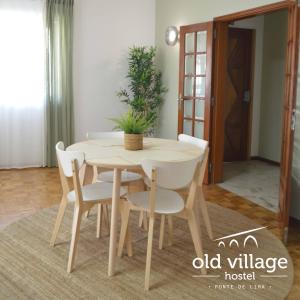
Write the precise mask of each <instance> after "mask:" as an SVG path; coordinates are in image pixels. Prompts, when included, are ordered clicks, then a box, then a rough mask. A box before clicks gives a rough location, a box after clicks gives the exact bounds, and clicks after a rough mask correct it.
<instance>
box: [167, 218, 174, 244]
mask: <svg viewBox="0 0 300 300" xmlns="http://www.w3.org/2000/svg"><path fill="white" fill-rule="evenodd" d="M168 245H169V246H172V245H173V219H172V216H168Z"/></svg>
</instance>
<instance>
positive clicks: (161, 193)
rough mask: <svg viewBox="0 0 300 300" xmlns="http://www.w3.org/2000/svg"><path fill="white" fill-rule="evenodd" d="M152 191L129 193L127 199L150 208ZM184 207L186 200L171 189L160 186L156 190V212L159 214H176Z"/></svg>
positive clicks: (134, 203)
mask: <svg viewBox="0 0 300 300" xmlns="http://www.w3.org/2000/svg"><path fill="white" fill-rule="evenodd" d="M149 196H150V192H148V191H145V192H138V193H133V194H129V195H127V199H128V201H129V202H131V203H132V204H133V205H135V206H138V207H141V208H143V209H145V210H147V209H149ZM183 209H184V201H183V199H182V198H181V196H180V195H179V194H178V193H176V192H174V191H171V190H166V189H161V188H158V189H157V191H156V202H155V210H154V211H155V212H156V213H158V214H176V213H179V212H180V211H182V210H183Z"/></svg>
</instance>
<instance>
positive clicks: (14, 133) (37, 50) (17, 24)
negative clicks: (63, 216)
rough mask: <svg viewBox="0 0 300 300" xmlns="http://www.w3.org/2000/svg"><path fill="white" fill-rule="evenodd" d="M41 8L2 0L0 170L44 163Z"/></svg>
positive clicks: (38, 0) (33, 1)
mask: <svg viewBox="0 0 300 300" xmlns="http://www.w3.org/2000/svg"><path fill="white" fill-rule="evenodd" d="M43 9H44V1H42V0H0V45H1V46H0V86H1V87H0V168H19V167H31V166H43V165H45V155H44V150H45V147H44V145H45V132H44V121H45V39H44V18H43V17H44V14H43V13H44V10H43Z"/></svg>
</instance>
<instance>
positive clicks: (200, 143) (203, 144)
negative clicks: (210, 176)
mask: <svg viewBox="0 0 300 300" xmlns="http://www.w3.org/2000/svg"><path fill="white" fill-rule="evenodd" d="M178 140H179V141H180V142H183V143H189V144H192V145H195V146H197V147H198V148H199V150H200V151H201V152H202V153H203V166H201V167H203V168H204V172H203V178H202V179H201V181H199V185H198V190H197V195H199V201H196V202H195V205H196V209H197V208H198V205H199V206H200V210H201V213H202V217H203V221H204V224H205V227H206V230H207V234H208V236H209V238H210V239H211V240H213V232H212V227H211V222H210V218H209V214H208V211H207V205H206V200H205V197H204V193H203V189H202V186H203V179H204V174H205V169H206V167H207V162H208V153H209V151H208V149H209V148H208V141H206V140H202V139H198V138H195V137H192V136H190V135H186V134H179V135H178ZM205 154H206V157H205Z"/></svg>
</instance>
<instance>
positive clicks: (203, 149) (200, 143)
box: [146, 134, 213, 249]
mask: <svg viewBox="0 0 300 300" xmlns="http://www.w3.org/2000/svg"><path fill="white" fill-rule="evenodd" d="M178 140H179V141H180V142H183V143H189V144H192V145H195V146H197V147H199V150H200V153H203V163H202V164H201V166H200V167H201V168H202V169H203V170H204V171H203V178H204V174H205V169H206V166H207V161H208V153H209V151H208V142H207V141H205V140H202V139H198V138H195V137H192V136H190V135H186V134H179V135H178ZM203 178H202V180H199V185H198V189H197V193H196V195H198V196H199V201H195V210H196V211H197V212H198V209H199V206H200V210H201V213H202V217H203V221H204V224H205V227H206V230H207V233H208V236H209V238H210V239H211V240H213V232H212V227H211V222H210V218H209V214H208V210H207V205H206V200H205V197H204V193H203V190H202V184H203ZM146 183H147V185H149V181H148V180H146ZM187 189H188V187H185V189H184V190H187ZM184 190H181V192H184ZM196 216H197V217H198V214H196ZM167 220H168V244H169V245H172V241H173V221H172V216H168V218H167ZM164 232H165V216H164V215H162V216H161V223H160V236H159V249H162V248H163V241H164Z"/></svg>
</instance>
